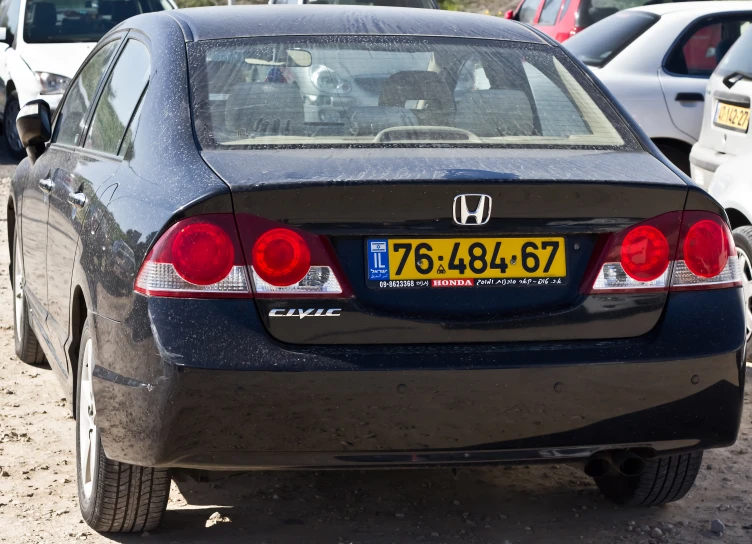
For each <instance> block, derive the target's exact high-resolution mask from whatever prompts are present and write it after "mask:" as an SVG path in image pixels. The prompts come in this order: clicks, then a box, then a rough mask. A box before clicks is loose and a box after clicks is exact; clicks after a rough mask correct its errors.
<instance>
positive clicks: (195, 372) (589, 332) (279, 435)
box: [9, 6, 744, 469]
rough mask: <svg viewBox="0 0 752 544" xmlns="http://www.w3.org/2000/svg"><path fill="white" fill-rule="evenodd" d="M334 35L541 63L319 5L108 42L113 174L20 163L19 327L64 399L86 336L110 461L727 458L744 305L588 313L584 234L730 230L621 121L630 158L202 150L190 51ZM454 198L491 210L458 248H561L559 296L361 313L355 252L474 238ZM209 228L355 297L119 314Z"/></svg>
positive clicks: (609, 306) (442, 302) (598, 301)
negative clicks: (122, 78)
mask: <svg viewBox="0 0 752 544" xmlns="http://www.w3.org/2000/svg"><path fill="white" fill-rule="evenodd" d="M343 13H344V14H352V15H351V16H350V15H348V16H347V17H345V18H344V19H343ZM452 17H454V15H452ZM343 21H344V22H343ZM327 33H329V34H335V33H337V34H342V33H354V34H370V33H377V34H381V35H390V34H400V35H441V36H447V37H451V36H462V37H473V38H482V39H501V40H505V39H506V40H518V41H527V42H534V43H537V44H545V43H547V42H546V40H544V39H543V38H540V37H539V36H538V34H537V33H536V32H535V31H533V30H531V29H529V28H527V27H524V26H522V25H519V24H516V23H509V22H505V21H501V20H498V19H496V18H491V17H480V16H470V15H467V16H458V17H457V18H456V19H454V18H449V16H448V15H447V14H442V13H440V12H438V11H436V12H434V11H432V10H424V11H420V10H412V11H411V12H410V17H404V16H403V15H402V12H401V11H400V10H392V9H378V10H375V9H374V10H370V9H362V10H361V9H352V8H350V7H348V8H337V7H336V6H331V7H325V8H323V9H318V8H316V7H315V6H305V7H302V8H294V7H290V6H286V7H284V8H274V7H252V8H246V9H244V8H218V9H216V10H211V9H208V10H204V9H195V10H184V11H178V12H172V13H169V14H168V13H157V14H150V15H148V16H138V17H135V18H132V19H129V20H128V21H127V22H126V23H124V24H123V25H121V26H119V27H118V28H116V29H114V30H113V32H112V33H111V34H109V35H108V37H106V38H105V39H109V38H112V37H118V38H125V39H128V38H135V39H139V40H141V41H142V42H143V43H145V44H146V45H147V46H148V48H149V51H150V54H151V76H152V77H151V81H150V83H149V86H148V90H147V92H146V93H145V95H144V98H143V100H142V103H141V105H140V106H139V107H140V114H139V115H138V116H136V117H134V119H136V123H135V126H134V127H133V131H132V134H131V140H130V141H128V142H127V149H126V151H125V153H123V154H121V155H120V156H117V157H113V156H103V155H102V154H97V153H93V152H90V151H88V150H86V149H84V148H82V147H80V146H79V147H76V148H75V149H64V148H62V147H61V146H59V145H56V144H52V145H51V146H49V148H48V149H47V150H46V151H45V153H44V154H43V155H42V156H41V158H40V159H39V160H37V161H36V163H35V164H34V165H32V164H30V162H29V161H28V160H26V161H25V162H23V163H22V164H21V165H20V166H19V168H18V170H17V172H16V175H15V176H14V179H13V185H12V194H11V199H10V205H11V206H12V208H13V212H14V214H15V217H17V218H19V219H18V220H17V221H15V222H9V225H10V226H11V227H12V228H15V229H21V235H22V240H23V246H24V247H23V249H24V259H25V267H26V270H28V281H27V285H26V291H25V292H27V293H28V295H29V296H28V299H29V301H30V306H31V310H32V311H31V313H32V320H31V321H32V326H33V329H34V331H35V333H36V334H37V336H38V337H39V338H40V341H41V343H42V346H43V349H44V352H45V354H46V356H47V358H48V360H49V361H50V363H51V367H52V368H53V370H54V371H55V372H56V374H57V375H58V376H59V377H60V379H61V381H62V383H63V384H64V387H65V390H66V395H67V396H68V398H69V399H73V398H74V391H75V378H74V377H75V376H76V368H75V365H76V364H77V354H78V348H79V346H78V342H79V335H80V331H81V327H82V326H83V321H84V319H86V318H87V316H88V318H89V319H90V323H91V325H92V327H93V334H92V338H93V342H94V346H95V353H96V357H97V361H96V367H95V371H94V376H95V380H94V390H95V395H96V398H97V422H98V425H99V426H100V428H101V437H102V443H103V446H104V448H105V451H106V452H107V455H108V456H109V457H111V458H112V459H115V460H119V461H127V462H131V463H135V464H138V465H145V466H177V467H200V468H208V469H212V468H213V469H225V468H275V467H325V466H328V467H334V466H336V467H362V466H384V465H390V466H415V465H421V464H424V465H430V464H462V463H468V462H472V463H480V464H489V463H496V462H513V461H531V460H536V461H549V462H558V461H559V460H561V459H583V458H587V457H588V456H589V455H591V454H592V453H594V452H596V451H599V450H602V449H614V448H627V447H636V448H642V449H644V450H649V451H652V452H655V453H657V454H661V455H662V454H667V453H672V452H678V451H687V450H697V449H706V448H712V447H721V446H726V445H729V444H731V443H733V441H734V439H735V437H736V433H737V432H738V427H739V421H740V414H741V406H742V397H743V387H744V334H743V308H742V302H741V295H740V292H739V289H738V288H727V289H718V290H714V291H687V292H681V293H674V292H671V293H668V292H657V293H656V292H654V293H646V294H639V295H635V294H614V295H608V296H606V295H586V294H583V289H582V285H581V282H582V279H583V277H584V275H585V270H586V268H587V266H588V265H589V263H590V261H591V257H592V253H593V248H594V247H595V245H596V244H597V243H598V238H599V237H600V236H602V235H607V234H609V233H612V232H615V231H617V230H620V229H623V228H625V227H629V226H630V225H634V224H635V223H638V222H640V221H642V220H644V219H647V218H652V217H655V216H658V215H661V214H663V213H666V212H676V211H681V210H708V211H712V212H714V213H716V214H719V215H721V216H723V215H724V214H723V210H722V209H721V208H720V207H719V206H718V205H717V203H715V201H713V200H712V199H711V198H710V197H709V196H708V195H707V194H705V193H704V192H702V191H700V190H699V189H697V188H695V187H693V186H691V185H690V184H689V183H688V182H687V181H686V180H685V179H684V178H682V177H680V176H679V175H678V174H676V172H674V171H673V170H672V169H671V168H670V167H669V166H667V165H666V164H664V163H663V162H662V160H663V159H661V158H659V157H657V156H656V153H657V152H656V151H655V149H654V148H653V147H651V144H650V142H649V141H648V140H647V139H646V138H645V137H644V135H643V134H642V133H641V132H640V131H639V129H638V128H636V126H634V125H633V123H632V121H631V120H629V118H628V117H625V118H624V119H623V120H620V122H623V123H624V124H625V127H627V130H628V131H629V132H630V134H631V135H632V137H633V138H634V140H635V141H636V142H637V144H638V145H636V146H635V149H633V150H631V151H615V150H603V149H573V150H556V149H522V148H520V149H486V148H474V149H462V148H457V149H451V152H449V151H448V150H447V149H446V148H442V149H426V148H420V147H408V148H403V149H398V148H393V149H376V148H369V149H257V150H247V151H232V152H224V151H204V152H203V153H202V152H201V151H200V150H199V148H198V146H197V136H196V134H195V133H194V130H193V125H192V120H191V106H190V104H191V101H190V95H189V86H188V81H189V70H188V63H187V59H186V42H187V41H194V40H204V39H222V38H225V37H235V36H270V35H273V36H280V35H286V34H309V35H318V34H327ZM538 47H540V45H538ZM94 54H96V50H95V51H94V52H93V53H92V55H94ZM585 76H586V74H585ZM62 155H64V156H65V158H60V157H61V156H62ZM55 169H62V170H64V171H66V172H68V173H69V174H70V175H71V176H73V177H63V178H60V179H59V186H58V189H59V191H60V192H59V193H57V194H53V195H51V196H50V197H49V198H47V197H44V196H42V195H41V193H40V192H39V189H38V186H37V184H38V181H39V180H40V179H41V178H42V177H44V176H47V175H48V174H49V173H50V172H52V173H53V174H54V172H53V170H55ZM76 176H79V177H76ZM82 186H83V191H84V192H85V193H86V196H87V205H86V207H85V208H84V209H83V210H81V211H78V212H76V211H74V210H72V208H71V207H70V204H69V203H67V198H66V197H67V195H68V193H66V192H64V191H68V192H74V191H77V190H79V189H80V188H81V187H82ZM458 192H461V193H475V192H482V193H487V194H489V195H491V196H493V199H494V202H495V208H494V211H493V217H492V219H491V221H490V222H489V223H488V224H487V225H486V226H483V227H478V228H476V229H475V230H473V232H472V235H479V234H483V233H486V234H494V235H498V234H499V233H502V234H505V235H507V236H513V235H515V234H520V233H524V234H529V233H540V234H552V233H555V234H563V235H565V236H566V237H567V239H568V243H570V247H568V255H569V259H570V260H569V266H570V270H571V276H570V282H569V283H568V284H566V285H564V286H563V287H560V288H556V289H553V290H548V291H543V290H541V289H538V288H537V287H527V288H524V289H522V288H520V289H515V290H508V291H503V290H501V291H496V290H495V291H494V296H488V295H486V294H484V293H480V292H476V291H466V290H463V289H450V290H447V291H445V292H442V293H439V294H438V295H439V296H436V294H433V296H432V295H431V294H429V293H422V294H421V293H418V292H417V291H416V292H415V293H414V294H413V295H411V296H410V297H404V296H401V295H400V294H399V293H396V292H383V293H378V292H376V291H374V290H372V289H370V288H369V287H368V286H367V285H366V284H365V280H364V278H365V275H364V266H365V264H364V253H363V252H364V249H363V247H364V246H363V243H364V240H365V237H367V236H372V235H385V234H389V233H397V232H399V233H400V234H401V235H409V236H417V235H420V236H433V237H448V236H468V235H469V234H468V231H467V230H464V231H463V230H462V228H461V227H458V226H457V225H454V224H453V223H452V222H451V211H452V210H451V202H452V199H453V198H454V197H455V195H457V194H458ZM45 202H47V207H45ZM207 213H223V214H231V213H235V214H243V215H246V216H256V217H263V218H265V219H269V220H274V221H278V222H280V223H283V224H286V225H288V226H292V227H295V228H299V229H301V230H305V231H308V232H311V233H315V234H319V235H322V236H325V237H326V238H328V239H329V240H330V241H331V244H332V247H333V248H334V251H335V254H336V256H337V258H338V260H339V265H340V266H341V267H342V270H343V273H344V275H345V277H346V279H347V281H348V282H349V284H350V287H351V288H352V293H351V294H352V296H349V297H342V298H337V297H334V298H331V299H294V298H288V299H284V300H275V299H274V298H257V299H252V298H242V299H216V300H214V299H191V298H186V299H179V298H160V297H146V296H143V295H141V294H138V293H136V292H135V291H134V282H135V279H136V275H137V273H138V270H139V268H140V267H141V265H142V263H143V262H144V259H145V258H146V257H147V255H148V254H149V252H150V251H151V250H152V248H154V245H155V243H156V242H157V240H159V238H160V236H161V235H162V234H163V233H164V232H166V231H167V230H168V229H169V228H170V227H171V226H172V225H173V224H174V223H175V222H176V221H178V220H180V219H183V218H185V217H190V216H194V215H201V214H207ZM48 218H49V219H48ZM48 223H49V225H48ZM53 224H54V227H53ZM406 227H407V228H409V230H406ZM53 228H54V229H55V234H54V235H52V236H54V237H55V238H50V236H51V235H50V234H48V233H49V232H50V229H53ZM400 229H402V230H400ZM405 233H407V234H405ZM9 239H11V240H12V239H13V238H12V237H10V238H9ZM575 244H576V245H578V246H579V249H575V248H574V245H575ZM578 252H579V253H578ZM61 256H62V257H61ZM50 259H51V260H52V261H54V262H53V263H51V262H50ZM68 284H69V289H66V288H65V286H66V285H68ZM531 300H533V301H534V303H530V302H529V301H531ZM301 308H303V309H308V308H316V309H324V310H331V309H338V313H339V317H338V318H337V319H331V320H316V319H307V318H306V319H299V318H295V319H283V320H280V322H272V321H271V320H270V317H269V314H270V312H271V311H272V310H275V309H276V310H279V309H282V310H299V309H301ZM71 404H73V403H71Z"/></svg>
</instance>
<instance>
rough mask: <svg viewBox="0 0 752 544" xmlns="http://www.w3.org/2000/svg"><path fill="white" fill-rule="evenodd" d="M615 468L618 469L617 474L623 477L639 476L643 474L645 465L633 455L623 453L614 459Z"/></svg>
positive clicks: (643, 460)
mask: <svg viewBox="0 0 752 544" xmlns="http://www.w3.org/2000/svg"><path fill="white" fill-rule="evenodd" d="M615 461H616V466H617V467H619V472H620V473H621V474H623V475H624V476H639V475H640V474H642V473H643V472H645V468H646V467H647V463H646V462H645V459H643V458H642V457H640V456H638V455H635V454H634V453H628V452H626V453H624V454H622V455H619V458H618V459H615Z"/></svg>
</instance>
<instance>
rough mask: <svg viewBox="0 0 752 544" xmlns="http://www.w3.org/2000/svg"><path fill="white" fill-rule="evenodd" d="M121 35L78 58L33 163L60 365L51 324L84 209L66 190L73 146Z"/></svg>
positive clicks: (71, 180) (71, 188)
mask: <svg viewBox="0 0 752 544" xmlns="http://www.w3.org/2000/svg"><path fill="white" fill-rule="evenodd" d="M121 41H122V35H120V36H115V37H113V39H110V40H108V41H106V42H104V43H103V44H101V45H100V46H99V47H98V48H97V49H96V50H95V51H94V53H93V54H92V55H91V56H90V57H89V59H88V60H87V61H86V62H85V63H84V65H83V67H82V68H81V70H80V71H79V73H78V75H77V76H76V77H75V78H74V80H73V81H72V82H71V84H70V86H69V88H68V91H67V93H66V95H65V97H64V98H63V102H62V104H61V105H60V108H59V113H58V115H57V118H56V121H55V128H54V130H53V136H52V142H51V144H50V146H49V147H48V149H47V151H46V152H45V153H43V154H42V156H41V157H40V158H39V159H38V160H37V162H36V164H35V170H36V172H37V174H38V175H39V176H40V179H41V180H40V183H42V184H46V185H45V187H44V188H43V190H44V191H45V192H46V193H47V195H48V197H47V199H48V202H49V207H48V210H47V221H46V224H45V231H44V232H43V233H42V236H43V238H44V239H45V240H46V243H45V247H44V249H43V253H44V255H45V269H46V273H45V275H44V282H45V285H44V290H45V293H46V301H45V305H46V308H47V314H48V316H47V322H46V325H47V330H48V333H49V335H50V343H51V345H52V348H53V351H54V352H55V353H54V356H55V358H56V359H57V361H56V362H57V363H58V364H60V365H61V367H63V364H64V361H65V360H66V359H65V357H64V352H63V344H64V342H65V339H66V338H67V334H61V331H60V328H59V326H56V325H57V324H58V323H59V318H60V315H61V313H62V312H63V306H62V305H63V304H65V303H66V302H65V301H66V300H67V295H66V294H64V293H65V292H66V291H67V290H69V289H70V278H71V271H72V270H71V264H72V262H73V257H74V255H75V252H76V242H77V240H78V234H77V232H76V231H75V229H74V228H72V227H73V225H74V224H76V223H80V221H81V220H82V218H83V214H84V213H85V211H84V210H83V209H80V208H79V207H78V206H77V205H75V204H74V203H72V195H74V194H75V193H77V192H78V191H79V189H80V183H77V182H76V177H75V172H76V169H77V164H78V162H79V154H78V149H79V146H80V143H81V140H82V138H83V134H84V130H85V128H86V121H87V119H88V117H89V116H90V114H91V111H92V106H93V104H94V102H95V98H96V96H97V92H98V89H99V87H100V86H101V84H102V81H103V79H104V77H105V75H106V73H107V70H108V68H109V66H110V64H111V61H112V58H113V57H114V55H115V53H116V51H117V50H118V47H119V46H120V44H121ZM64 311H65V312H67V306H65V310H64ZM66 322H67V319H64V320H63V323H66ZM61 336H62V337H61ZM64 370H65V368H64Z"/></svg>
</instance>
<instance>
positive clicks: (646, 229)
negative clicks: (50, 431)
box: [583, 211, 741, 294]
mask: <svg viewBox="0 0 752 544" xmlns="http://www.w3.org/2000/svg"><path fill="white" fill-rule="evenodd" d="M594 257H595V260H594V261H593V262H594V265H593V266H591V268H590V273H589V274H587V275H586V280H585V283H584V284H583V292H584V293H586V294H589V293H625V292H646V291H666V290H668V289H669V288H670V289H671V290H673V291H679V290H687V289H712V288H720V287H732V286H736V285H741V283H740V279H741V275H740V269H739V266H738V262H737V258H736V249H735V248H734V243H733V238H732V236H731V232H730V230H729V228H728V226H727V225H726V223H725V222H724V221H723V219H721V217H719V216H718V215H716V214H713V213H710V212H704V211H687V212H684V213H682V212H670V213H666V214H663V215H660V216H658V217H655V218H653V219H650V220H648V221H644V222H642V223H639V224H637V225H635V226H633V227H630V228H628V229H625V230H624V231H621V232H618V233H615V234H612V235H610V236H609V237H608V239H607V240H606V241H605V243H604V244H603V245H601V246H600V248H596V250H595V251H594Z"/></svg>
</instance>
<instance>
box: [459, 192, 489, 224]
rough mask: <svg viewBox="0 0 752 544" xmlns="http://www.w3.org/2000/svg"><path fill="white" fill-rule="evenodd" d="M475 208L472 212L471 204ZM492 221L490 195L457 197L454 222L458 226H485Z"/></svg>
mask: <svg viewBox="0 0 752 544" xmlns="http://www.w3.org/2000/svg"><path fill="white" fill-rule="evenodd" d="M468 201H469V203H468ZM475 202H477V204H475V208H473V210H472V211H470V207H469V205H470V204H474V203H475ZM489 219H491V197H490V196H488V195H457V196H455V197H454V222H455V223H457V224H458V225H485V224H486V223H488V220H489Z"/></svg>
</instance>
